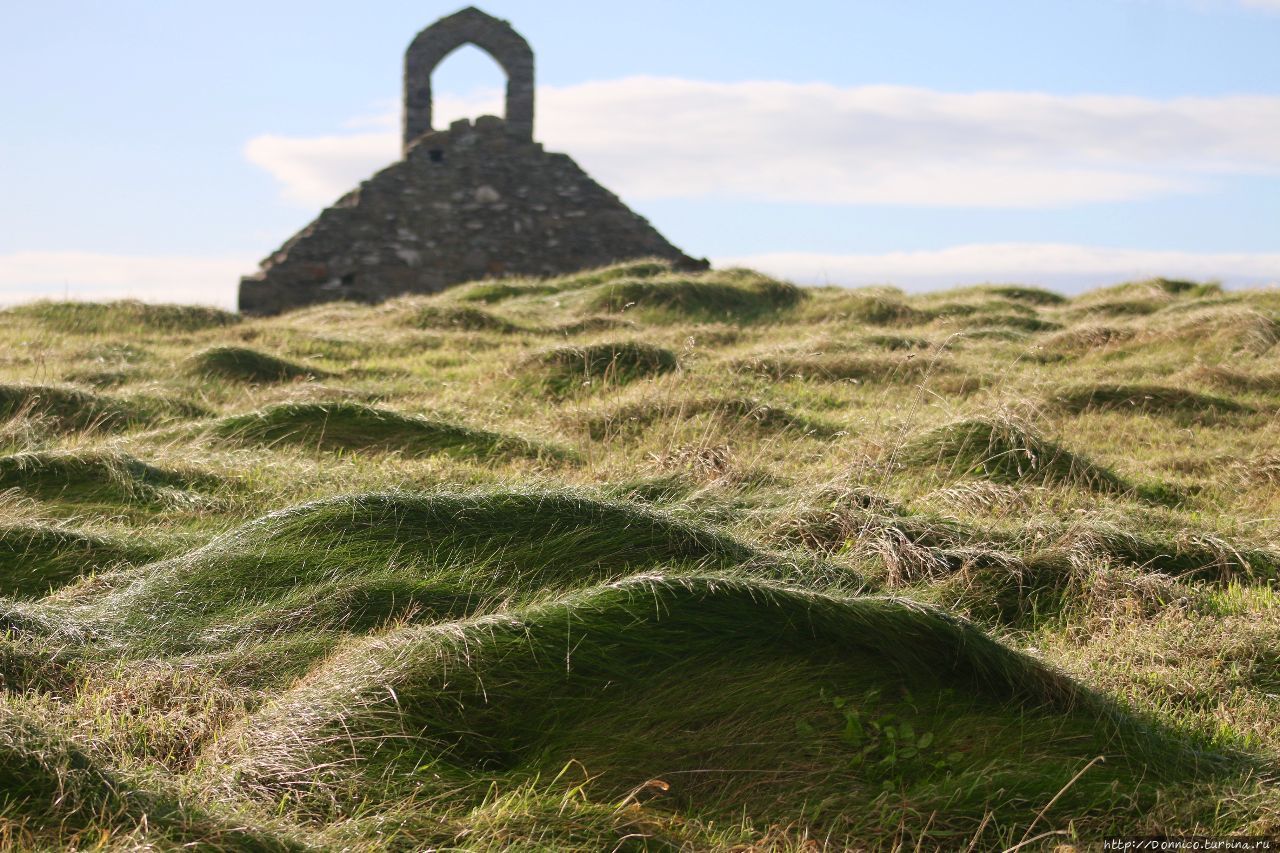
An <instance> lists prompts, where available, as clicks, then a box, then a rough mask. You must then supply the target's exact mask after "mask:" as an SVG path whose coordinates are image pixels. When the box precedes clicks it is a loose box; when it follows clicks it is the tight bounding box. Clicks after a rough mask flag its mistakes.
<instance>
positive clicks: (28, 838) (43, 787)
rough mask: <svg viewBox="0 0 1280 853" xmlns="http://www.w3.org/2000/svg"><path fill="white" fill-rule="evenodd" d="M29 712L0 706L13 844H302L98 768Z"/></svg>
mask: <svg viewBox="0 0 1280 853" xmlns="http://www.w3.org/2000/svg"><path fill="white" fill-rule="evenodd" d="M33 717H34V715H33V714H29V713H24V712H22V711H20V710H15V709H13V708H10V707H8V706H7V705H0V832H2V833H3V835H0V839H2V840H3V841H4V843H5V846H10V845H12V846H13V847H14V848H15V849H56V848H60V849H68V850H75V849H85V848H87V847H89V846H91V845H92V846H101V845H102V844H103V843H104V842H106V841H107V840H108V839H109V840H110V841H111V843H112V844H113V845H115V846H122V847H131V848H133V847H136V848H155V847H175V848H181V847H187V846H192V845H199V846H202V847H206V848H209V849H225V850H232V849H235V850H245V851H255V853H256V851H263V853H266V851H287V850H302V849H305V848H303V847H302V846H301V845H298V844H296V843H294V842H291V841H287V840H285V839H281V838H279V837H276V836H274V835H272V834H271V833H269V832H264V831H261V830H255V829H250V828H247V827H245V826H243V825H240V824H239V823H238V822H236V821H235V819H234V818H231V817H226V816H220V815H217V814H215V813H212V812H211V811H210V810H208V809H202V808H199V807H195V806H192V805H191V804H190V803H187V802H184V800H183V798H182V797H180V796H179V795H178V794H177V793H170V792H162V791H156V790H150V789H148V788H146V787H143V786H142V785H140V784H137V783H135V782H131V781H130V780H128V779H126V778H124V777H123V776H122V775H121V774H119V773H114V772H112V771H111V770H109V769H107V768H104V767H102V766H101V764H100V763H99V762H97V761H95V760H94V758H93V756H92V755H90V754H89V753H87V752H86V751H85V750H83V749H81V748H79V747H77V746H76V745H75V744H73V743H71V742H69V741H67V740H65V739H63V738H60V737H58V736H57V735H56V734H53V733H51V732H49V731H47V730H46V728H45V727H44V726H42V725H40V724H39V723H38V722H36V720H35V719H33Z"/></svg>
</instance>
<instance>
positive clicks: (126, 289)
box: [0, 251, 257, 308]
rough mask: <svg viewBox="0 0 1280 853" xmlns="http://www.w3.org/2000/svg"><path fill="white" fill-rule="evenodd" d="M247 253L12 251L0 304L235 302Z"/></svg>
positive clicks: (4, 266)
mask: <svg viewBox="0 0 1280 853" xmlns="http://www.w3.org/2000/svg"><path fill="white" fill-rule="evenodd" d="M255 269H257V259H256V258H253V257H249V256H212V257H201V256H184V255H168V256H163V255H161V256H150V255H111V254H103V253H97V252H76V251H60V252H14V253H11V254H3V255H0V304H6V305H9V304H13V303H15V302H26V301H28V300H32V299H88V300H100V299H142V300H145V301H147V302H183V303H195V304H204V305H217V306H221V307H224V308H234V307H235V304H236V289H237V286H238V284H239V281H240V276H242V275H244V274H246V273H249V272H252V271H253V270H255Z"/></svg>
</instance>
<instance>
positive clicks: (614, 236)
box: [240, 8, 707, 314]
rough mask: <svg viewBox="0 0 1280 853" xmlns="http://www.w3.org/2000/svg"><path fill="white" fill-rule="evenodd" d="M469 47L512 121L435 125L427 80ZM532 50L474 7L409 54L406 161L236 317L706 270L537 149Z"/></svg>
mask: <svg viewBox="0 0 1280 853" xmlns="http://www.w3.org/2000/svg"><path fill="white" fill-rule="evenodd" d="M464 44H474V45H476V46H477V47H479V48H482V49H483V50H485V51H487V52H488V53H489V54H490V55H491V56H492V57H493V58H494V59H495V60H496V61H497V63H498V64H499V65H500V66H502V68H503V69H504V70H505V71H506V73H507V97H506V119H505V121H504V120H503V119H500V118H497V117H495V116H481V117H480V118H478V119H476V121H475V123H474V124H473V123H472V122H470V121H469V120H466V119H464V120H461V121H456V122H454V123H453V124H452V125H450V127H449V129H448V130H433V129H432V125H431V74H432V72H433V71H434V70H435V68H436V66H437V65H439V64H440V62H441V60H443V59H444V58H445V57H446V56H447V55H449V54H450V53H451V52H453V51H454V50H456V49H457V48H459V47H461V46H462V45H464ZM533 99H534V80H533V51H532V50H531V49H530V48H529V44H528V42H526V41H525V40H524V38H522V37H521V36H520V34H519V33H517V32H516V31H515V30H514V29H512V27H511V25H510V24H508V23H507V22H506V21H503V20H499V19H497V18H494V17H491V16H489V15H487V14H485V13H484V12H481V11H480V10H479V9H475V8H467V9H463V10H462V11H460V12H457V13H455V14H453V15H450V16H449V17H447V18H442V19H441V20H439V21H437V22H436V23H435V24H433V25H431V26H430V27H428V28H427V29H425V30H423V31H422V32H420V33H419V34H418V35H417V37H416V38H415V39H414V40H413V43H412V44H410V45H409V50H408V51H407V52H406V53H405V71H404V136H403V159H401V160H400V161H399V162H397V163H395V164H393V165H391V166H389V167H388V168H386V169H383V170H382V171H380V172H378V173H377V174H375V175H374V176H373V177H372V178H370V179H369V180H367V181H365V182H363V183H362V184H361V185H360V186H359V187H358V188H357V189H355V190H353V191H351V192H349V193H347V194H346V195H345V196H343V197H342V198H340V199H338V201H337V202H335V203H334V204H333V206H332V207H330V208H328V209H327V210H325V211H324V212H323V213H321V214H320V215H319V217H317V218H316V219H315V221H314V222H312V223H311V224H310V225H308V226H307V227H306V228H304V229H303V230H302V231H300V232H298V233H297V234H296V235H294V236H293V237H292V238H291V239H290V240H289V241H288V242H287V243H285V244H284V245H283V246H281V247H280V248H279V249H278V250H277V251H276V252H275V253H274V254H272V255H271V256H270V257H268V258H267V259H266V260H264V261H263V262H262V266H261V269H260V270H259V271H258V272H257V273H255V274H253V275H250V276H246V277H245V278H243V279H241V281H240V310H241V311H243V312H244V313H246V314H275V313H278V312H281V311H285V310H288V309H291V308H297V307H299V306H303V305H311V304H314V303H317V302H329V301H333V300H351V301H356V302H378V301H381V300H383V299H387V298H388V297H392V296H396V295H399V294H405V293H435V292H438V291H440V290H443V289H444V288H446V287H449V286H451V285H455V284H460V283H462V282H464V281H474V280H476V279H481V278H495V277H502V276H547V275H559V274H564V273H571V272H577V271H579V270H583V269H588V268H591V267H598V266H604V265H606V264H610V263H614V262H616V261H623V260H630V259H634V258H640V257H657V258H665V259H667V260H670V261H671V262H672V263H673V264H674V265H675V266H676V267H677V268H683V269H704V268H706V266H707V263H706V261H697V260H694V259H693V258H690V257H689V256H687V255H685V254H684V253H683V252H681V251H680V250H679V249H677V248H676V247H675V246H673V245H671V244H670V243H668V242H667V240H666V239H665V238H664V237H663V236H662V235H661V234H659V233H658V232H657V231H656V230H655V229H654V228H653V226H651V225H650V224H649V223H648V222H647V221H646V220H645V219H643V218H642V217H640V216H638V215H637V214H635V213H633V212H632V211H631V210H630V209H628V208H627V206H626V205H625V204H623V203H622V202H621V201H620V200H619V199H618V197H617V196H615V195H614V194H613V193H611V192H609V191H608V190H606V189H605V188H604V187H602V186H600V185H599V184H597V183H596V182H595V181H594V180H592V179H591V177H590V176H588V175H587V173H586V172H584V171H583V170H582V169H581V168H580V167H579V166H578V164H576V163H575V162H573V160H572V159H570V158H569V157H568V156H566V155H564V154H553V153H549V152H546V151H543V150H542V145H541V144H539V143H537V142H534V141H533Z"/></svg>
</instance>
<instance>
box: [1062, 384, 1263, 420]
mask: <svg viewBox="0 0 1280 853" xmlns="http://www.w3.org/2000/svg"><path fill="white" fill-rule="evenodd" d="M1052 404H1053V405H1055V406H1057V407H1059V408H1060V409H1062V410H1063V411H1066V412H1071V413H1072V414H1080V413H1081V412H1088V411H1095V412H1125V413H1133V414H1155V415H1184V416H1185V415H1190V416H1196V417H1208V416H1214V415H1222V414H1242V413H1248V412H1251V411H1253V409H1252V407H1250V406H1247V405H1245V404H1244V403H1241V402H1238V401H1236V400H1231V399H1228V398H1226V397H1217V396H1213V395H1211V394H1201V393H1199V392H1197V391H1191V390H1188V389H1186V388H1175V387H1171V386H1167V385H1142V384H1133V385H1126V384H1114V383H1112V384H1107V383H1102V384H1097V385H1076V386H1071V387H1068V388H1066V389H1063V390H1062V391H1061V392H1059V393H1058V394H1056V395H1055V396H1054V398H1053V400H1052Z"/></svg>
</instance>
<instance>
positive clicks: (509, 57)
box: [403, 6, 533, 151]
mask: <svg viewBox="0 0 1280 853" xmlns="http://www.w3.org/2000/svg"><path fill="white" fill-rule="evenodd" d="M464 44H473V45H475V46H476V47H478V48H480V49H481V50H483V51H485V52H486V53H488V54H489V55H490V56H492V57H493V59H494V61H495V62H497V63H498V65H500V66H502V70H503V71H505V72H506V73H507V115H506V127H507V132H508V133H510V134H511V135H513V136H516V137H518V138H520V139H524V140H532V139H533V49H532V48H530V47H529V43H528V42H527V41H525V40H524V38H523V37H522V36H521V35H520V34H519V33H518V32H516V31H515V30H514V29H513V28H512V26H511V25H510V24H509V23H507V22H506V21H504V20H501V19H500V18H495V17H493V16H492V15H487V14H485V13H484V12H481V11H480V10H479V9H477V8H475V7H474V6H469V7H467V8H466V9H463V10H462V11H460V12H455V13H454V14H452V15H450V16H449V17H447V18H441V19H440V20H439V21H436V22H435V23H434V24H432V25H431V26H429V27H427V28H426V29H425V30H423V31H422V32H420V33H418V35H417V37H415V38H414V40H413V42H412V43H411V44H410V45H409V49H408V51H406V52H405V55H404V139H403V147H404V150H406V151H407V150H408V149H409V145H410V144H411V143H413V142H414V140H416V139H417V138H418V137H420V136H422V135H423V134H424V133H428V132H430V131H431V130H432V127H431V74H432V73H433V72H434V71H435V69H436V66H437V65H439V64H440V62H441V61H442V60H443V59H444V58H445V57H446V56H448V55H449V54H450V53H452V52H453V51H455V50H457V49H458V48H459V47H462V46H463V45H464Z"/></svg>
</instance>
